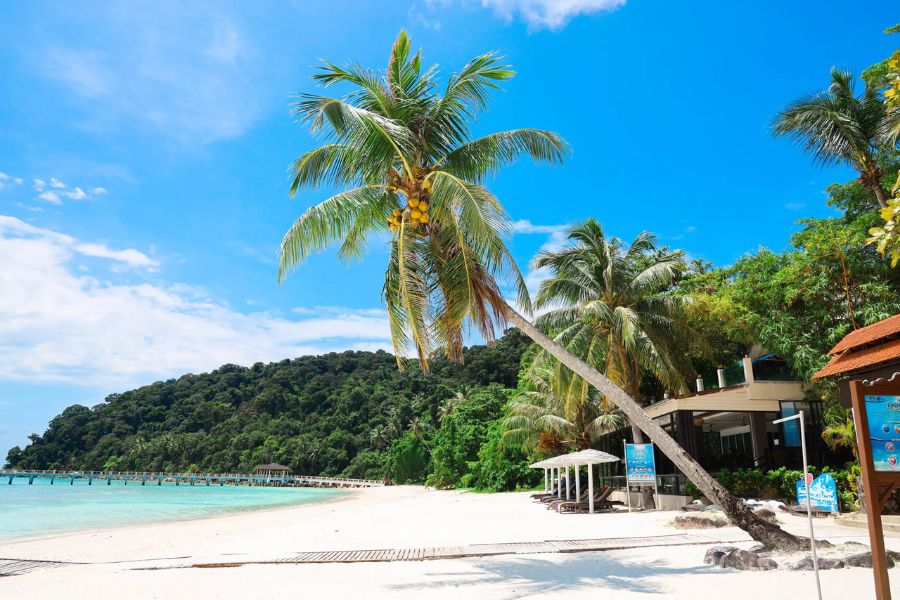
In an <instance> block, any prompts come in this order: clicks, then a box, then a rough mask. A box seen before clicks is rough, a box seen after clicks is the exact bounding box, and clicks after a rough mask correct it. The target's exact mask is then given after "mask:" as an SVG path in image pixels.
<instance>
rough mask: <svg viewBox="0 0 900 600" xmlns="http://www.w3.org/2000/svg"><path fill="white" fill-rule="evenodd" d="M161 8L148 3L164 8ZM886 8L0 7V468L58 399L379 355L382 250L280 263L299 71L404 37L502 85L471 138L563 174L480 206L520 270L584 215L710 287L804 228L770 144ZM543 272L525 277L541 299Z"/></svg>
mask: <svg viewBox="0 0 900 600" xmlns="http://www.w3.org/2000/svg"><path fill="white" fill-rule="evenodd" d="M160 5H162V7H161V6H160ZM890 8H891V6H890V5H889V3H883V2H857V3H854V4H853V5H852V6H851V5H849V4H841V5H839V4H838V3H824V4H823V3H822V2H800V1H797V2H790V3H783V2H758V3H733V2H725V3H723V2H696V3H691V4H688V3H681V2H660V1H657V2H649V1H641V0H628V1H627V2H626V1H625V0H567V1H566V2H555V1H553V0H481V1H476V0H415V1H404V2H387V3H385V2H381V3H363V2H342V1H331V2H313V1H311V0H310V1H304V2H300V1H297V2H294V3H288V2H278V3H276V2H260V3H252V6H251V3H239V2H215V3H213V2H186V3H154V2H146V3H143V2H119V3H105V2H80V3H77V5H76V4H75V3H59V2H57V3H46V2H28V3H24V2H22V3H10V2H5V3H0V74H2V76H0V174H2V175H0V186H2V187H0V265H2V266H0V453H2V452H5V450H6V449H7V448H9V447H10V446H11V445H13V444H18V443H23V442H24V436H25V435H27V434H28V433H31V432H34V431H36V432H42V431H43V429H44V427H45V426H46V423H47V421H48V420H49V419H50V418H52V417H53V416H54V415H56V414H58V413H59V412H60V411H61V410H62V408H64V407H65V406H67V405H69V404H72V403H76V402H78V403H83V404H87V405H93V404H96V403H98V402H100V401H102V399H103V398H104V397H105V396H106V395H107V394H108V393H112V392H116V391H122V390H124V389H128V388H130V387H134V386H136V385H140V384H143V383H149V382H152V381H154V380H157V379H163V378H168V377H175V376H178V375H180V374H182V373H184V372H188V371H195V372H196V371H201V370H208V369H210V368H215V367H216V366H217V365H219V364H222V363H226V362H234V363H240V364H250V363H252V362H254V361H257V360H263V361H268V360H278V359H281V358H284V357H290V356H296V355H298V354H304V353H310V352H323V351H330V350H342V349H346V348H382V347H384V348H387V347H389V342H388V338H387V328H386V325H385V321H384V318H383V314H382V312H381V304H380V298H379V291H380V286H381V274H382V272H383V265H384V259H385V252H384V249H383V248H379V247H377V246H375V247H374V248H373V250H374V251H373V253H372V254H371V256H369V257H368V258H367V259H365V260H364V261H362V262H361V263H356V264H353V265H346V264H344V263H341V262H339V261H338V260H337V258H336V257H335V255H334V253H331V252H326V253H323V254H321V255H317V256H315V257H314V258H313V259H311V260H310V261H309V262H308V263H307V264H306V265H304V267H303V268H302V269H301V271H300V272H299V273H298V274H297V275H295V276H294V277H292V278H291V279H290V280H289V281H288V282H287V283H286V284H285V285H283V286H281V287H280V288H279V287H278V286H277V285H276V281H275V274H276V252H277V247H278V243H279V241H280V239H281V236H282V235H283V233H284V231H285V230H286V229H287V227H288V226H289V225H290V223H291V222H292V221H293V220H294V219H296V218H297V216H298V215H299V214H300V212H301V211H302V210H303V209H304V208H305V207H306V206H308V205H309V204H311V203H313V202H316V201H317V200H321V199H323V198H325V197H326V196H327V193H328V190H322V191H315V192H307V193H303V194H300V195H299V196H298V197H297V198H295V199H293V200H291V199H288V196H287V186H288V175H287V166H288V164H289V163H290V161H291V160H292V159H293V158H295V157H296V156H298V155H299V154H301V153H302V152H304V151H305V150H308V149H309V148H311V147H312V146H313V145H314V144H315V140H314V139H313V138H311V137H310V136H309V135H308V134H307V132H306V131H304V130H303V129H302V128H301V127H300V126H299V125H297V124H296V123H294V122H293V121H292V119H291V117H290V114H289V103H290V101H291V97H292V96H293V95H294V94H296V93H298V92H304V91H311V90H312V89H313V86H312V84H311V82H310V80H309V75H310V74H311V73H312V68H313V66H314V65H315V64H316V63H317V60H318V59H319V58H328V59H330V60H332V61H335V62H338V63H343V62H345V61H347V60H355V61H358V62H360V63H362V64H364V65H371V66H381V65H383V64H384V63H385V62H386V60H387V54H388V51H389V47H390V43H391V42H392V40H393V38H394V37H395V36H396V34H397V31H398V30H399V29H400V28H406V29H408V30H409V32H410V34H411V35H412V37H413V42H414V45H416V46H422V47H423V48H424V53H425V60H426V62H428V63H438V64H440V65H441V71H442V72H443V73H444V74H447V73H449V72H452V70H453V69H455V68H458V67H460V66H461V65H462V64H463V63H464V62H465V61H466V60H467V59H468V58H470V57H472V56H474V55H475V54H478V53H481V52H484V51H488V50H499V51H500V52H501V53H503V54H504V55H505V56H507V57H508V60H509V62H510V63H512V64H513V66H514V67H515V69H516V70H517V71H518V73H519V75H518V76H517V77H516V78H515V79H514V80H513V81H511V82H510V83H509V84H508V85H507V86H506V88H505V91H503V92H500V93H497V94H496V95H495V102H494V104H493V108H492V110H491V112H489V113H487V114H485V115H484V116H483V117H482V119H481V121H480V122H479V124H478V125H477V130H478V132H479V133H484V132H489V131H493V130H499V129H505V128H511V127H522V126H531V127H541V128H546V129H552V130H555V131H557V132H559V133H561V134H562V135H563V136H565V137H566V138H567V139H568V140H569V141H570V142H571V144H572V145H573V147H574V154H573V156H572V158H571V160H570V161H569V162H568V163H567V164H566V165H565V166H564V167H561V168H555V169H552V168H546V167H535V166H533V165H531V164H528V163H523V164H521V165H516V166H514V167H512V168H510V169H508V170H507V171H505V172H504V173H502V174H501V175H500V176H499V177H498V178H497V179H496V180H495V181H494V182H492V184H491V186H492V189H493V190H494V191H495V192H496V193H497V194H498V195H499V197H500V198H501V200H502V201H503V202H504V203H505V204H506V206H507V207H508V209H509V211H510V213H511V214H512V216H513V218H514V219H516V220H517V221H519V223H518V226H517V233H516V234H515V235H514V236H513V238H512V239H511V240H510V244H511V246H512V248H513V250H514V253H515V255H516V257H517V259H518V260H519V262H520V265H521V266H522V268H523V269H525V268H527V262H528V260H529V258H530V257H531V256H532V255H533V254H534V253H535V251H536V250H537V249H538V248H539V247H541V246H542V245H544V244H548V243H550V244H552V243H554V242H555V241H557V240H558V236H559V234H560V231H561V230H562V228H563V226H565V224H567V223H571V222H574V221H577V220H579V219H582V218H584V217H587V216H594V217H596V218H598V219H599V220H600V221H601V222H602V223H603V224H604V225H605V227H606V228H607V230H608V232H609V233H611V234H614V235H618V236H622V237H631V236H634V235H635V234H637V233H638V232H640V231H641V230H650V231H653V232H655V233H656V234H658V235H659V238H660V241H661V242H662V243H665V244H670V245H673V246H676V247H681V248H684V249H685V250H686V251H687V252H688V253H689V254H690V255H691V256H695V257H702V258H704V259H707V260H711V261H713V262H714V263H716V264H719V265H722V264H727V263H730V262H732V261H734V260H735V259H736V258H737V257H739V256H741V255H742V254H744V253H746V252H751V251H753V250H755V249H756V248H758V247H759V246H761V245H764V246H767V247H770V248H773V249H781V248H784V247H785V246H786V245H787V243H788V239H789V236H790V233H791V232H792V231H795V230H796V229H797V225H796V224H795V222H796V221H797V219H799V218H802V217H806V216H824V215H828V214H829V209H827V208H826V207H825V206H824V203H823V200H824V196H823V193H822V190H823V189H824V188H825V187H826V185H827V184H829V183H831V182H832V181H836V180H846V179H849V178H851V177H852V173H850V172H849V171H846V170H842V169H821V168H819V167H817V166H815V165H813V164H811V162H810V161H809V159H808V158H807V157H806V156H804V155H803V154H802V153H801V152H800V151H799V150H798V149H797V148H796V147H793V146H792V145H791V144H789V143H788V142H787V141H785V140H776V139H773V138H772V136H771V135H770V133H769V124H770V122H771V119H772V116H773V115H774V114H775V113H776V112H777V110H778V109H779V108H780V107H782V106H783V105H784V104H785V103H786V102H787V101H789V100H791V99H794V98H796V97H798V96H802V95H805V94H807V93H809V92H811V91H814V90H819V89H822V88H823V87H825V86H826V85H827V79H828V70H829V69H830V68H831V67H832V65H838V66H843V67H847V68H849V69H852V70H854V71H856V72H859V71H860V70H861V69H863V68H864V67H866V66H868V65H870V64H872V63H873V62H876V61H878V60H880V59H881V58H883V57H885V56H887V55H888V54H889V53H890V51H891V50H892V49H893V47H892V45H891V42H892V40H891V39H890V38H889V37H888V36H886V35H883V34H882V33H881V31H882V30H883V29H884V28H885V27H886V26H889V25H891V24H893V22H894V21H895V20H896V15H895V14H892V13H893V12H894V11H891V10H890ZM538 275H539V274H534V273H532V274H531V276H532V277H531V279H532V281H536V280H537V278H538Z"/></svg>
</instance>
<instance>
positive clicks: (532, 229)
mask: <svg viewBox="0 0 900 600" xmlns="http://www.w3.org/2000/svg"><path fill="white" fill-rule="evenodd" d="M570 227H571V225H538V224H535V223H532V222H531V221H528V220H527V219H522V220H520V221H515V222H514V223H513V225H512V231H513V233H514V234H543V235H546V236H547V240H546V241H545V242H544V243H543V244H541V247H540V248H538V252H540V251H547V252H556V251H557V250H560V249H562V247H563V246H565V244H566V233H567V232H568V230H569V228H570ZM549 277H550V273H549V272H548V271H547V269H532V268H529V270H528V272H527V273H526V274H525V285H526V286H527V287H528V291H529V292H530V293H531V295H532V296H533V295H534V294H536V293H537V290H538V288H539V287H540V286H541V282H543V281H544V280H545V279H547V278H549Z"/></svg>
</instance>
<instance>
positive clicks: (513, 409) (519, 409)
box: [502, 364, 625, 450]
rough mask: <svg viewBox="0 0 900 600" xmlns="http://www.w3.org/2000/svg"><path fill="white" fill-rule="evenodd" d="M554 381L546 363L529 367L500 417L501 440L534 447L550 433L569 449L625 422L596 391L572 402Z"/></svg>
mask: <svg viewBox="0 0 900 600" xmlns="http://www.w3.org/2000/svg"><path fill="white" fill-rule="evenodd" d="M553 381H554V377H553V373H552V371H551V368H550V367H549V366H548V365H546V364H537V365H534V366H533V367H532V368H530V369H528V371H527V372H526V374H525V382H524V383H525V386H524V389H522V390H521V391H520V392H518V393H517V394H516V395H515V397H514V398H513V399H512V401H511V402H510V404H509V409H508V412H507V417H506V418H505V419H504V420H503V438H502V439H503V443H504V444H509V445H514V446H521V447H523V448H525V449H528V450H533V449H536V448H539V447H540V446H541V445H542V444H543V443H545V440H546V439H547V438H548V437H549V438H552V439H555V440H559V442H560V443H562V444H563V445H564V446H565V447H567V448H569V449H570V450H584V449H586V448H590V447H591V446H592V445H593V444H594V443H595V442H596V441H597V440H599V439H600V437H601V436H603V435H604V434H607V433H609V432H611V431H615V430H616V429H618V428H619V427H621V426H622V425H623V424H624V422H625V419H624V417H623V415H622V413H621V412H619V411H618V410H616V409H615V407H613V406H612V405H610V404H609V403H607V402H606V400H605V398H603V397H602V396H600V395H599V394H598V393H597V392H596V391H594V392H593V393H591V394H589V396H588V397H587V398H586V399H584V400H583V401H581V402H577V403H571V402H567V401H566V399H565V397H564V396H563V395H561V394H560V393H559V391H558V390H557V389H555V387H554V385H553Z"/></svg>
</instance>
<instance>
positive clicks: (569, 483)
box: [566, 465, 572, 500]
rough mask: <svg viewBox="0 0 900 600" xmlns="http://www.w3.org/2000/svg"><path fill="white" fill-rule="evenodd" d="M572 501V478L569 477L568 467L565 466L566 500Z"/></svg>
mask: <svg viewBox="0 0 900 600" xmlns="http://www.w3.org/2000/svg"><path fill="white" fill-rule="evenodd" d="M571 499H572V478H571V477H570V476H569V465H566V500H571Z"/></svg>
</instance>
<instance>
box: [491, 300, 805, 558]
mask: <svg viewBox="0 0 900 600" xmlns="http://www.w3.org/2000/svg"><path fill="white" fill-rule="evenodd" d="M506 317H507V318H508V319H509V320H510V322H512V323H513V324H514V325H515V326H516V327H518V328H519V330H520V331H522V332H523V333H524V334H525V335H527V336H528V337H529V338H531V339H532V340H533V341H534V342H535V343H536V344H537V345H539V346H540V347H541V348H543V349H544V350H546V351H547V352H549V353H550V354H551V355H552V356H554V357H555V358H556V359H557V360H559V361H560V362H561V363H562V364H564V365H566V366H567V367H569V368H570V369H572V371H573V372H575V373H576V374H577V375H579V376H581V377H583V378H584V379H585V380H586V381H587V382H588V383H590V384H591V385H592V386H594V387H595V388H596V389H597V390H598V391H599V392H600V393H602V394H604V395H605V396H606V398H607V399H608V400H609V401H610V402H612V403H613V404H615V405H616V406H618V407H619V409H620V410H621V411H622V412H623V413H625V415H626V416H627V417H628V418H629V419H630V420H631V422H632V423H633V424H636V425H637V426H638V427H639V428H640V429H641V430H642V431H643V432H644V433H646V434H647V437H649V438H650V440H651V441H652V442H653V443H654V444H656V446H657V447H658V448H659V449H660V451H662V453H663V454H665V455H666V456H668V457H669V459H670V460H671V461H672V462H673V463H674V464H675V466H676V467H677V468H678V469H679V470H680V471H681V472H682V473H684V475H685V477H687V478H688V480H690V481H691V483H693V484H694V485H696V486H697V487H698V488H699V489H700V491H702V492H703V493H704V494H705V495H706V497H707V498H709V499H710V500H712V501H713V502H715V503H716V504H718V505H719V506H721V507H722V511H723V512H724V513H725V514H726V515H727V516H728V518H729V519H730V520H731V522H732V523H734V524H735V525H736V526H738V527H740V528H741V529H743V530H744V531H746V532H747V533H749V534H750V536H751V537H752V538H753V539H754V540H756V541H758V542H760V543H762V544H764V545H765V546H766V547H769V548H779V549H782V550H789V551H799V550H802V549H804V548H805V547H806V544H805V542H804V540H803V539H802V538H798V537H796V536H793V535H791V534H790V533H788V532H786V531H784V530H783V529H781V528H780V527H778V526H777V525H775V524H773V523H770V522H768V521H765V520H763V519H760V518H759V517H757V516H756V515H755V514H753V511H751V510H750V509H749V508H748V507H747V505H746V504H744V502H743V501H741V500H740V499H739V498H737V497H736V496H734V495H733V494H731V493H730V492H729V491H728V490H726V489H725V488H724V487H722V485H721V484H720V483H719V482H718V481H716V480H715V479H713V478H712V476H711V475H710V474H709V473H707V472H706V471H705V470H704V469H703V467H701V466H700V463H698V462H697V461H696V460H694V458H693V457H692V456H691V455H689V454H688V453H687V452H685V451H684V449H683V448H682V447H681V446H679V445H678V443H677V442H676V441H675V440H674V439H672V437H671V436H670V435H669V434H667V433H666V432H665V431H663V429H662V427H660V426H659V425H657V424H656V423H654V422H653V420H652V419H651V418H650V417H649V416H647V413H645V412H644V411H643V410H642V409H641V407H640V406H639V405H638V403H637V402H635V401H634V400H633V399H632V398H631V397H630V396H629V395H628V394H626V393H625V392H624V391H623V390H621V389H620V388H619V387H618V386H616V385H615V384H613V383H612V382H611V381H610V380H609V379H607V378H606V377H604V376H603V375H602V374H601V373H600V372H598V371H597V370H595V369H593V368H591V367H590V366H589V365H588V364H587V363H586V362H584V361H583V360H581V359H580V358H578V357H576V356H575V355H574V354H572V353H571V352H569V351H568V350H566V349H565V348H563V347H562V346H560V345H559V344H557V343H555V342H554V341H553V340H551V339H550V338H549V337H547V336H546V335H544V333H543V332H541V331H540V330H539V329H538V328H537V327H535V326H534V325H532V324H531V322H530V321H528V320H527V319H526V318H525V317H523V316H522V315H520V314H519V313H518V312H516V311H515V310H514V309H513V308H512V307H510V306H507V311H506Z"/></svg>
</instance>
